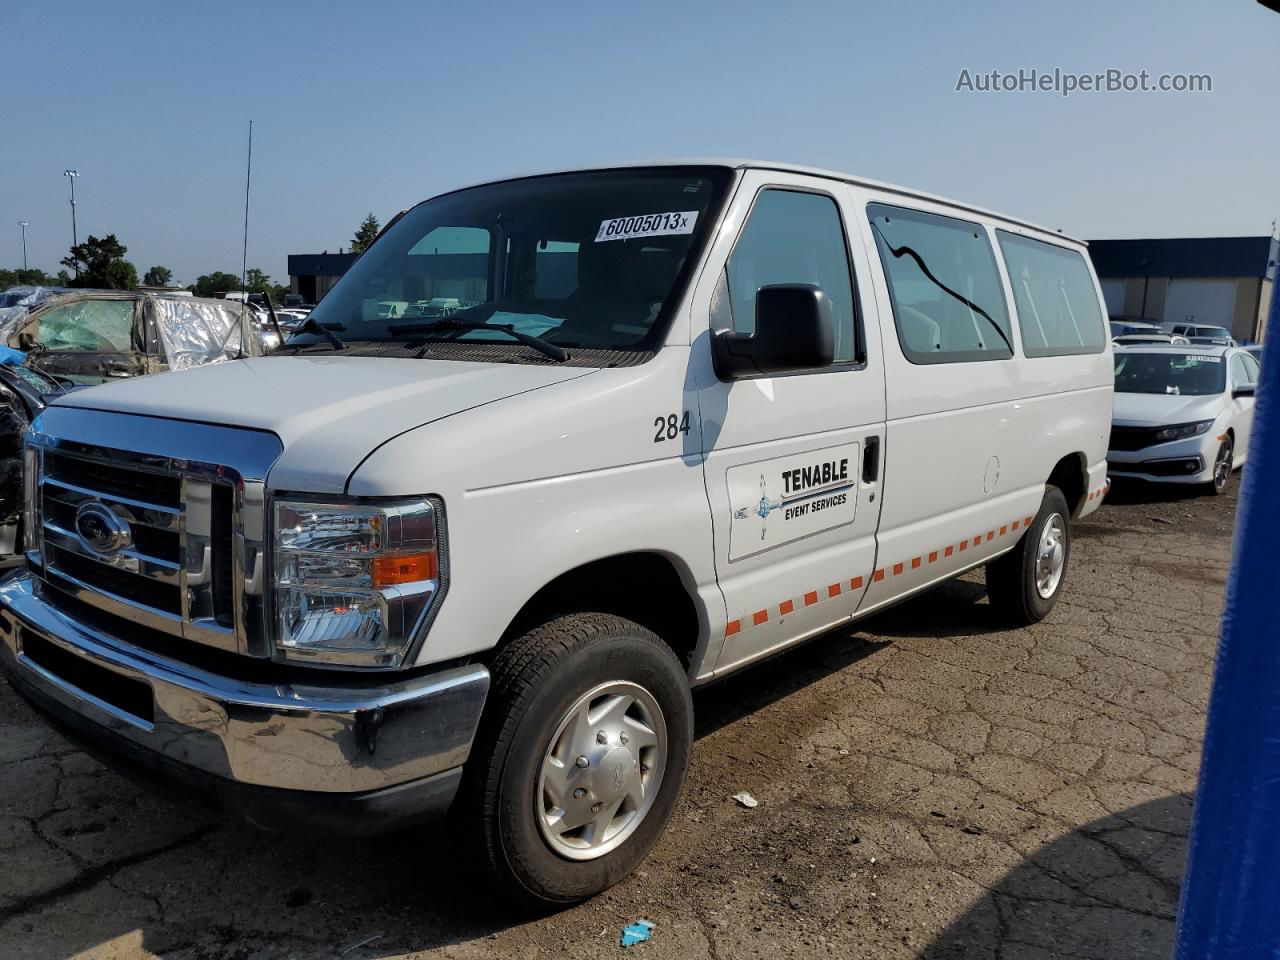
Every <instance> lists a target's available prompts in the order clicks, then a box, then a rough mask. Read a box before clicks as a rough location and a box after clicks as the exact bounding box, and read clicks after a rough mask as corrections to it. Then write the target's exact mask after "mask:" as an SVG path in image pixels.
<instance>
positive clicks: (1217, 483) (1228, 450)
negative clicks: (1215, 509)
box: [1207, 436, 1235, 497]
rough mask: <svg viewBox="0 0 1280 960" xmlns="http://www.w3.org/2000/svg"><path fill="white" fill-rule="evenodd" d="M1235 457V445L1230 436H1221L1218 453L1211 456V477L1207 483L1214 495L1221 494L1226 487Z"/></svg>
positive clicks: (1218, 495)
mask: <svg viewBox="0 0 1280 960" xmlns="http://www.w3.org/2000/svg"><path fill="white" fill-rule="evenodd" d="M1234 459H1235V445H1234V444H1233V443H1232V442H1231V437H1229V436H1228V437H1225V438H1223V441H1222V443H1221V445H1220V446H1219V447H1218V455H1217V456H1216V457H1214V458H1213V479H1212V480H1210V481H1209V483H1208V484H1207V486H1208V489H1209V492H1210V493H1212V494H1213V495H1214V496H1215V497H1220V496H1222V494H1223V493H1225V492H1226V489H1227V481H1229V480H1230V479H1231V462H1232V460H1234Z"/></svg>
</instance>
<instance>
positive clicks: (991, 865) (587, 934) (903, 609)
mask: <svg viewBox="0 0 1280 960" xmlns="http://www.w3.org/2000/svg"><path fill="white" fill-rule="evenodd" d="M1237 489H1238V481H1233V482H1232V484H1231V487H1230V490H1229V494H1228V495H1227V496H1226V497H1222V498H1217V499H1213V498H1207V497H1188V496H1182V495H1178V494H1176V493H1172V494H1171V493H1168V492H1166V491H1163V490H1158V489H1150V488H1141V487H1138V488H1132V489H1126V488H1121V489H1117V490H1115V491H1113V493H1112V496H1111V498H1110V499H1109V500H1108V501H1107V503H1106V504H1105V505H1104V507H1103V508H1102V510H1101V511H1099V512H1098V513H1096V514H1095V515H1094V516H1092V517H1090V518H1089V519H1088V520H1086V521H1084V522H1082V523H1080V524H1078V525H1077V526H1076V528H1075V534H1076V539H1075V543H1074V548H1073V555H1072V558H1071V567H1070V570H1069V573H1068V583H1067V588H1066V592H1065V595H1064V596H1063V598H1062V600H1061V601H1060V602H1059V604H1058V606H1057V608H1056V609H1055V611H1054V612H1053V614H1052V615H1051V616H1050V618H1049V619H1048V620H1047V621H1046V622H1045V623H1042V624H1039V625H1037V626H1034V627H1031V628H1029V629H1022V630H1012V631H1010V630H1005V629H1003V628H1002V627H1000V626H999V625H997V624H996V623H995V622H994V621H993V619H992V617H991V616H990V611H989V607H988V606H987V604H986V600H985V594H984V591H983V589H982V587H981V574H980V573H977V574H973V573H971V574H969V575H968V576H966V577H965V578H964V579H963V580H960V581H956V582H952V583H950V584H947V585H945V586H944V587H941V588H939V589H937V590H934V591H932V592H930V593H928V594H926V595H924V596H922V597H918V598H916V599H913V600H912V601H909V602H908V603H905V604H903V605H901V606H899V607H897V608H895V609H893V610H891V611H889V612H887V613H883V614H880V615H877V616H876V617H874V618H872V619H870V620H868V621H864V622H861V623H858V624H855V625H853V626H852V627H849V628H847V629H845V630H842V631H837V632H836V633H833V634H830V635H828V636H826V637H823V638H820V639H818V640H816V641H814V642H812V643H810V644H808V645H806V646H804V647H802V648H800V649H798V650H795V651H793V652H791V653H788V654H786V655H784V656H782V657H780V658H778V659H776V660H774V661H772V662H771V663H770V664H769V665H767V666H764V667H763V668H756V669H753V670H748V671H747V672H745V673H743V674H740V675H738V676H737V677H735V678H731V679H729V680H727V681H725V682H723V683H721V684H719V685H716V686H714V687H711V688H708V689H707V690H705V691H702V692H700V693H698V694H697V695H696V696H695V707H696V710H697V714H698V741H697V744H696V745H695V748H694V755H693V764H692V768H691V770H690V774H689V781H688V783H687V785H686V789H685V796H684V799H683V801H682V803H681V805H680V806H679V808H678V809H677V812H676V816H675V819H674V820H673V822H672V825H671V828H670V829H669V831H668V832H667V835H666V836H665V838H664V839H663V840H662V841H661V842H660V844H659V845H658V847H657V849H656V850H655V851H654V852H653V854H652V855H651V856H650V858H649V860H648V861H647V862H646V863H645V864H643V865H642V866H641V868H640V870H639V871H638V872H637V873H636V874H635V875H634V876H632V877H630V878H629V879H627V880H625V881H624V882H622V883H621V884H619V885H618V886H617V887H615V888H614V889H613V890H611V891H609V892H608V893H606V894H604V895H602V896H600V897H597V898H596V899H594V900H592V901H591V902H589V903H586V904H583V905H581V906H579V907H576V908H573V909H570V910H566V911H563V912H561V913H558V914H554V915H551V916H547V917H541V918H535V919H530V918H528V917H521V916H518V915H516V914H514V913H512V912H511V911H510V910H508V909H506V908H505V907H504V905H503V904H502V903H500V902H495V901H494V899H493V897H492V896H491V895H490V894H489V892H488V891H487V890H486V889H485V888H484V887H483V885H482V884H480V883H479V882H478V881H477V880H475V879H473V878H470V877H469V875H468V874H467V872H466V871H465V870H460V869H459V858H460V853H459V851H458V850H457V848H456V846H455V844H454V842H453V840H452V838H451V837H450V835H449V833H448V832H447V831H446V830H440V829H432V830H427V831H422V832H419V833H415V834H411V835H404V836H399V837H391V838H379V839H376V840H363V841H355V840H329V839H325V840H323V841H317V840H313V839H308V838H300V837H287V836H267V835H263V834H256V833H253V832H250V831H248V830H245V829H241V828H237V827H229V826H224V825H220V824H217V823H215V822H213V821H211V820H209V819H208V818H207V817H205V816H204V815H203V814H200V813H195V812H192V811H191V810H188V809H185V808H180V807H176V806H173V805H172V804H170V803H169V801H167V800H164V799H158V798H153V797H152V796H151V795H150V794H148V793H145V792H143V791H142V790H140V789H138V788H136V787H134V786H133V785H132V784H130V783H129V782H127V781H125V780H123V779H121V778H120V777H118V776H117V775H115V774H114V773H111V772H110V771H107V770H106V769H104V768H103V767H102V766H100V765H99V764H98V763H96V762H95V761H94V760H92V759H90V758H89V757H87V756H86V755H85V754H83V753H81V752H79V751H78V750H76V749H74V748H72V747H70V746H69V745H68V744H67V743H66V742H65V741H64V740H62V739H61V738H60V737H59V736H58V735H56V734H55V733H53V732H51V731H50V730H49V729H47V728H46V727H45V726H44V724H43V723H42V722H41V721H40V720H39V719H37V718H36V717H35V716H34V715H33V714H32V713H31V711H30V710H29V709H28V708H27V707H26V705H25V704H23V703H22V702H21V701H20V700H19V699H18V698H17V696H16V695H15V694H14V693H13V692H12V690H10V689H9V687H8V686H7V685H5V684H3V683H0V853H2V854H3V859H2V860H0V863H3V864H4V866H5V867H6V868H7V869H4V870H3V871H0V956H3V957H5V958H10V960H20V958H40V960H46V958H66V957H93V958H112V960H116V958H120V960H135V958H141V957H152V956H163V957H167V958H181V960H246V958H257V957H270V958H276V957H278V958H286V957H290V958H311V957H317V958H319V957H346V958H353V960H361V958H366V960H367V958H372V957H414V956H433V957H434V956H441V957H460V958H490V957H492V958H497V957H508V956H512V955H519V956H521V957H546V956H557V957H559V956H563V955H566V954H567V955H569V956H573V957H599V956H601V955H605V954H608V953H611V952H614V951H617V950H619V947H618V936H619V933H620V931H621V928H622V927H623V926H624V925H625V924H626V923H629V922H631V921H633V920H634V919H636V918H638V917H644V918H647V919H650V920H652V921H654V923H655V925H656V926H655V930H654V934H653V939H652V940H651V941H650V942H648V943H646V944H644V945H641V946H638V947H634V948H632V951H633V952H637V953H638V954H640V955H645V956H651V957H654V958H658V957H664V958H665V957H711V958H715V960H719V958H729V957H745V956H753V955H759V956H765V957H783V956H804V957H810V956H814V957H823V956H831V957H840V958H863V957H865V958H873V957H874V958H877V960H885V958H889V960H892V958H908V957H927V958H961V957H963V958H965V960H970V958H973V960H984V958H990V960H1049V958H1072V960H1075V958H1095V957H1096V958H1108V960H1110V958H1115V957H1126V958H1134V960H1141V958H1148V957H1150V958H1156V957H1160V958H1163V957H1167V956H1168V955H1169V951H1170V948H1171V946H1172V937H1173V918H1174V914H1175V912H1176V909H1177V900H1178V885H1179V880H1180V878H1181V875H1182V870H1183V864H1184V856H1185V839H1186V833H1187V829H1188V826H1189V822H1190V813H1191V794H1192V792H1193V790H1194V788H1195V782H1196V771H1197V766H1198V763H1199V749H1200V740H1201V733H1202V728H1203V724H1204V716H1205V708H1206V705H1207V701H1208V695H1209V687H1210V681H1211V675H1212V669H1213V656H1214V650H1215V646H1216V639H1217V632H1218V619H1219V616H1220V614H1221V606H1222V599H1223V591H1224V586H1225V582H1226V576H1227V570H1228V565H1229V558H1230V546H1231V527H1232V523H1233V518H1234V513H1235V505H1236V503H1235V494H1236V491H1237ZM740 790H748V791H750V792H751V793H753V794H754V795H755V796H756V798H757V799H758V800H759V801H760V805H759V806H758V807H757V808H755V809H752V810H747V809H743V808H741V807H739V806H737V805H736V804H735V803H734V802H733V801H732V800H731V799H730V797H731V795H732V794H734V793H736V792H738V791H740Z"/></svg>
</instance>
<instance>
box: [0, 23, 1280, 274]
mask: <svg viewBox="0 0 1280 960" xmlns="http://www.w3.org/2000/svg"><path fill="white" fill-rule="evenodd" d="M0 27H2V29H3V32H4V44H3V45H4V49H5V53H4V56H3V58H0V89H3V90H4V91H5V96H4V98H3V102H2V105H0V117H2V118H3V120H4V123H3V127H4V130H5V134H6V136H5V141H6V142H5V146H4V149H3V150H2V151H0V265H3V266H16V265H20V262H21V250H20V246H19V232H18V228H17V226H16V222H17V221H18V220H20V219H26V220H29V221H31V227H30V228H29V232H28V241H29V251H30V259H31V263H32V265H33V266H38V267H42V268H44V269H46V270H55V269H56V264H57V261H58V259H59V258H60V257H61V256H64V255H65V253H66V250H67V247H68V246H69V244H70V232H71V228H70V216H69V206H68V203H67V181H66V178H64V177H63V176H62V171H63V169H65V168H67V167H76V168H78V169H79V170H80V172H81V174H82V177H81V178H80V180H79V181H78V183H77V199H78V200H79V208H78V211H79V234H80V237H81V239H83V238H84V237H85V236H86V235H88V234H90V233H94V234H99V235H101V234H104V233H108V232H114V233H116V234H118V235H119V237H120V239H121V240H122V241H123V242H124V243H125V244H126V245H127V246H128V248H129V254H128V256H129V259H131V260H132V261H133V262H134V263H135V265H136V266H137V267H138V268H139V272H141V271H142V270H145V269H146V268H147V267H148V266H151V265H153V264H164V265H167V266H169V267H171V268H172V269H173V270H174V272H175V275H176V278H177V279H178V280H180V281H182V282H190V281H191V280H193V279H194V278H195V277H196V276H197V275H198V274H201V273H207V272H210V271H212V270H227V271H229V272H233V273H238V272H239V269H240V244H241V218H242V215H243V207H242V205H243V200H244V159H245V158H244V154H245V136H246V125H247V121H248V120H249V119H253V120H254V179H253V194H254V202H253V210H252V220H251V224H250V238H249V264H250V266H260V267H262V268H263V269H265V270H267V271H268V272H269V273H270V274H271V275H272V276H274V277H276V278H277V279H280V280H283V279H284V278H285V275H286V269H285V258H286V255H287V254H289V253H291V252H293V253H300V252H314V251H319V250H323V249H329V250H337V249H338V248H339V247H345V246H347V245H348V244H349V242H350V237H351V235H352V233H353V232H354V230H355V228H356V226H357V224H358V223H359V221H360V219H361V218H362V217H363V216H364V214H365V213H366V212H368V211H373V212H374V213H375V214H376V215H377V216H378V217H379V219H381V220H383V221H385V220H386V219H387V217H389V216H390V215H392V214H394V213H395V212H396V211H397V210H399V209H401V208H403V207H405V206H408V205H409V204H411V203H414V202H416V201H418V200H420V199H423V198H425V197H428V196H430V195H432V194H434V193H437V192H440V191H442V190H445V189H448V188H451V187H455V186H459V185H462V184H466V183H471V182H474V181H476V180H481V179H486V178H491V177H496V176H501V175H506V174H511V173H519V172H525V171H531V170H541V169H546V168H554V167H558V166H566V165H580V164H594V163H605V162H609V161H617V160H635V159H645V158H652V157H670V156H708V155H716V156H720V155H738V156H750V157H758V158H768V159H776V160H788V161H796V162H801V163H807V164H812V165H817V166H826V167H834V168H837V169H841V170H847V171H850V172H855V173H859V174H862V175H866V176H870V177H874V178H877V179H882V180H890V181H894V182H897V183H903V184H907V185H910V186H916V187H920V188H923V189H926V190H929V191H932V192H935V193H942V194H946V195H950V196H955V197H960V198H963V199H965V200H969V201H972V202H976V203H980V204H983V205H986V206H990V207H993V208H995V209H998V210H1002V211H1006V212H1009V213H1013V214H1017V215H1020V216H1024V217H1027V218H1030V219H1032V220H1035V221H1038V222H1041V223H1045V224H1048V225H1050V226H1054V227H1060V228H1062V229H1064V230H1066V231H1067V232H1069V233H1074V234H1076V235H1080V236H1084V237H1087V238H1098V237H1121V236H1191V235H1195V236H1212V235H1228V234H1264V233H1266V232H1267V231H1268V230H1269V229H1270V224H1271V221H1272V219H1273V218H1274V217H1276V216H1278V215H1280V162H1277V161H1278V159H1280V109H1278V105H1280V14H1275V13H1271V12H1269V11H1267V10H1266V9H1264V8H1263V7H1261V6H1259V5H1258V4H1257V3H1256V2H1254V0H1194V2H1193V0H1170V2H1157V0H1146V2H1128V0H1125V2H1100V0H1099V2H1095V0H1087V2H1073V3H1062V2H1053V3H1050V2H1032V0H1024V2H1002V3H996V2H970V3H955V2H950V0H921V2H900V3H877V4H871V3H866V4H861V3H853V2H830V3H825V2H824V3H812V4H807V3H801V2H795V0H792V2H788V3H783V2H771V3H756V2H733V3H728V2H725V3H712V2H693V3H690V2H682V3H674V2H667V0H650V2H646V3H625V4H624V3H620V2H616V0H597V2H592V3H587V2H576V0H570V2H564V3H509V4H500V3H495V4H481V3H471V4H467V3H426V2H415V3H377V2H364V3H350V2H347V3H332V2H327V0H310V2H293V0H272V2H269V3H247V2H219V3H214V4H193V3H175V2H172V0H170V2H154V0H148V2H134V3H119V4H116V3H102V2H100V0H95V2H80V0H60V2H56V3H53V2H49V0H5V3H4V9H3V13H2V14H0ZM1020 67H1028V68H1029V67H1037V68H1040V69H1047V70H1052V69H1053V68H1054V67H1061V68H1062V69H1064V70H1069V71H1075V72H1079V73H1084V72H1092V71H1095V70H1103V69H1105V68H1108V67H1117V68H1120V69H1123V70H1131V71H1135V72H1136V71H1138V70H1142V69H1147V70H1150V71H1152V72H1153V73H1161V72H1171V73H1172V72H1188V73H1191V72H1195V73H1199V72H1204V73H1210V74H1212V76H1213V92H1212V93H1208V94H1172V93H1169V94H1153V93H1147V94H1143V93H1132V94H1124V93H1110V94H1076V95H1075V96H1073V97H1070V98H1067V99H1063V98H1061V97H1060V96H1057V95H1055V94H1047V93H1018V94H1010V93H1002V94H979V93H957V92H955V85H956V81H957V78H958V76H959V74H960V71H961V69H962V68H968V69H969V70H971V71H972V72H975V73H977V72H983V71H990V70H992V69H999V70H1002V71H1006V72H1014V71H1016V70H1017V69H1018V68H1020Z"/></svg>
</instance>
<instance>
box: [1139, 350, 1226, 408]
mask: <svg viewBox="0 0 1280 960" xmlns="http://www.w3.org/2000/svg"><path fill="white" fill-rule="evenodd" d="M1226 370H1227V366H1226V364H1225V363H1223V362H1222V357H1218V356H1213V355H1211V354H1195V353H1164V352H1161V353H1127V352H1119V351H1118V352H1117V353H1116V393H1163V394H1167V395H1169V396H1177V397H1207V396H1210V395H1212V394H1215V393H1221V392H1222V391H1223V389H1224V388H1225V387H1226V383H1227V372H1226Z"/></svg>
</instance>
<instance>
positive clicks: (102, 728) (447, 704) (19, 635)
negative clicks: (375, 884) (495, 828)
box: [0, 574, 489, 832]
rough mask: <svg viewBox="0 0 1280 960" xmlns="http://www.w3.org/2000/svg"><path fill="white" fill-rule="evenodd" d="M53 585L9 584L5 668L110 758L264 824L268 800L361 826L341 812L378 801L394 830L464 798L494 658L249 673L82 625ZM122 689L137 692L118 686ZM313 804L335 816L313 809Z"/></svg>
mask: <svg viewBox="0 0 1280 960" xmlns="http://www.w3.org/2000/svg"><path fill="white" fill-rule="evenodd" d="M41 589H42V588H40V587H39V586H38V584H37V582H36V581H35V579H34V578H33V577H32V576H30V575H29V574H26V575H22V576H18V577H15V578H13V579H10V580H8V581H7V582H5V583H3V584H0V666H3V667H4V668H5V670H6V672H7V673H8V674H9V676H10V678H11V679H12V680H13V682H14V686H15V687H16V688H17V689H18V690H19V691H20V692H21V693H23V694H24V695H25V696H26V697H27V698H28V699H29V700H31V701H32V702H33V704H34V705H35V706H37V707H38V708H40V709H41V710H42V712H44V713H45V714H47V715H49V716H50V717H51V718H52V719H53V720H54V721H55V722H56V723H57V724H58V725H59V726H60V727H62V728H63V729H64V730H69V732H70V733H71V735H72V737H73V739H80V740H82V741H90V742H89V743H88V746H89V747H90V749H94V748H96V750H95V752H97V753H99V754H105V755H106V756H107V759H108V762H111V760H112V759H114V758H116V757H119V759H120V761H121V763H120V765H121V766H122V767H125V768H126V769H127V770H129V771H132V772H138V771H137V767H138V766H139V764H141V765H142V766H144V767H147V768H148V770H147V772H148V773H149V774H151V776H150V777H149V779H153V780H157V781H159V782H161V783H165V782H166V781H172V782H173V783H174V785H178V786H180V787H181V788H183V792H184V793H188V794H189V793H190V792H191V790H192V789H195V790H196V791H197V792H198V793H203V794H208V793H212V794H214V797H213V799H214V801H215V804H216V805H217V806H220V807H222V808H224V809H228V810H230V811H231V812H232V813H234V814H236V815H237V816H240V817H241V818H243V819H247V820H250V821H252V822H255V823H256V824H257V825H259V826H265V827H272V826H275V825H276V823H275V821H276V820H277V819H279V818H278V817H276V816H272V815H266V814H263V815H257V814H256V813H255V810H260V811H274V812H275V813H280V814H281V815H282V816H283V818H284V819H285V820H292V819H294V818H297V819H298V820H299V821H300V822H306V821H307V820H309V819H312V820H315V819H318V820H320V821H322V822H324V823H325V824H327V825H330V826H334V827H337V828H339V829H345V828H346V827H350V831H349V832H369V830H370V828H373V827H375V824H373V823H372V822H370V823H367V824H362V823H358V822H353V823H350V824H344V823H342V822H340V821H341V820H342V818H343V814H342V812H341V811H343V810H349V811H350V812H351V814H352V815H353V816H356V817H358V816H359V815H360V814H361V812H362V811H364V812H369V811H375V812H376V814H377V816H376V819H378V820H379V821H380V822H379V823H378V824H377V825H376V827H377V829H390V828H391V827H394V826H397V825H400V824H401V823H403V822H408V821H413V820H421V819H426V818H427V817H428V816H429V815H433V814H436V813H442V812H443V809H444V808H447V807H448V804H449V802H450V801H451V800H452V797H453V793H454V791H455V790H456V788H457V783H458V780H459V778H460V774H461V767H462V763H463V762H464V761H465V760H466V758H467V755H468V753H469V752H470V750H471V741H472V738H473V736H474V734H475V730H476V726H477V724H478V723H479V720H480V712H481V710H482V708H483V706H484V701H485V697H486V695H487V693H488V689H489V672H488V670H487V669H485V668H484V667H482V666H463V667H456V668H453V669H448V670H444V671H441V672H439V673H434V674H429V675H426V676H419V677H414V678H412V679H403V680H390V681H389V680H388V678H387V677H385V675H384V676H379V677H375V678H370V679H369V680H368V681H365V680H363V678H361V679H359V680H357V681H353V682H351V683H348V684H346V685H333V686H329V685H321V684H315V685H312V684H303V683H298V682H290V683H276V684H266V683H251V682H244V681H240V680H235V679H231V678H228V677H224V676H219V675H216V674H213V673H209V672H207V671H204V670H201V669H198V668H196V667H193V666H191V665H189V664H186V663H182V662H180V661H177V660H173V659H169V658H166V657H162V656H160V655H158V654H155V653H153V652H151V651H149V650H144V649H141V648H139V647H137V646H133V645H131V644H129V643H128V642H127V640H125V639H123V638H120V637H115V636H109V635H107V634H105V633H103V632H101V631H100V630H98V629H96V628H93V627H90V626H88V625H87V624H83V623H80V622H78V621H76V620H75V619H73V618H71V617H69V616H68V615H66V614H65V613H63V612H61V611H60V610H58V609H57V608H56V607H54V606H52V605H51V604H50V603H48V602H47V601H46V600H45V599H44V598H43V597H42V596H41V595H40V590H41ZM31 637H34V638H36V639H35V640H30V639H29V638H31ZM24 641H25V642H26V643H27V645H28V647H29V649H24ZM175 642H180V641H175ZM37 650H38V651H39V654H38V655H37ZM313 675H314V674H313ZM78 684H79V685H78ZM144 686H145V688H146V690H149V691H150V697H149V698H148V697H147V696H146V692H145V690H144V689H143V687H144ZM85 687H90V688H92V690H94V691H97V692H96V693H95V692H90V690H86V689H84V688H85ZM118 687H123V688H125V689H126V692H127V693H128V696H119V697H116V696H112V692H113V691H115V690H116V689H117V688H118ZM113 701H114V702H113ZM148 703H149V706H150V711H148V710H147V709H146V707H147V706H148ZM148 712H149V713H150V716H147V715H146V714H147V713H148ZM77 735H78V736H77ZM236 788H244V789H240V790H237V789H236ZM345 800H351V801H353V802H352V803H351V804H348V805H346V806H345V807H344V804H343V802H342V801H345ZM282 801H287V802H285V803H283V805H282ZM309 807H314V808H315V810H316V811H323V814H322V815H321V816H320V817H315V818H313V817H308V808H309ZM426 808H430V809H426ZM335 811H337V812H336V813H335ZM371 815H372V814H371ZM383 820H385V821H386V823H385V825H384V824H383V823H381V821H383Z"/></svg>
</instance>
